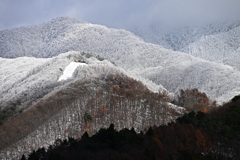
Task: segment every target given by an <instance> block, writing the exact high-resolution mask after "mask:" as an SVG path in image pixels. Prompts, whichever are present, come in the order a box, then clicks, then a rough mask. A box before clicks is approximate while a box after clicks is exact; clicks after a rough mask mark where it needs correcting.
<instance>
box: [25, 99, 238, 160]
mask: <svg viewBox="0 0 240 160" xmlns="http://www.w3.org/2000/svg"><path fill="white" fill-rule="evenodd" d="M239 124H240V96H236V97H234V98H233V99H232V101H231V102H229V103H227V104H224V105H223V106H220V107H218V108H217V109H215V110H213V111H212V112H211V113H207V112H206V113H204V112H201V111H199V112H197V113H195V112H190V113H188V114H185V115H184V116H182V117H179V118H178V119H177V120H176V123H169V124H168V125H167V126H159V127H156V126H154V127H151V128H149V129H148V130H147V131H146V132H145V133H143V132H141V133H139V134H137V133H136V132H135V131H134V129H133V128H132V129H131V130H129V129H122V130H121V131H116V130H115V129H114V125H113V124H111V125H110V127H109V128H108V129H100V130H99V131H98V132H97V133H96V134H95V135H93V136H92V137H89V136H88V134H87V132H86V133H85V134H84V135H83V136H82V138H81V139H73V138H69V139H68V140H63V141H62V140H56V142H55V144H54V145H53V146H49V148H48V149H47V150H46V149H44V148H41V149H38V150H37V151H33V152H32V153H31V154H29V155H28V159H29V160H34V159H42V160H45V159H48V160H54V159H58V160H75V159H82V160H84V159H104V160H107V159H116V160H117V159H129V160H131V159H139V160H141V159H144V160H147V159H149V160H150V159H169V160H171V159H192V160H206V159H210V160H215V159H220V160H225V159H236V160H237V159H240V136H239V135H240V126H239ZM22 159H26V157H25V155H23V156H22Z"/></svg>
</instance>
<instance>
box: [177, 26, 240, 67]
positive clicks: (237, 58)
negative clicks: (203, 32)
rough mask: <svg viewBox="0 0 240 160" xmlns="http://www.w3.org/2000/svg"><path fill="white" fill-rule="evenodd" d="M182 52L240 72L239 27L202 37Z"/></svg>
mask: <svg viewBox="0 0 240 160" xmlns="http://www.w3.org/2000/svg"><path fill="white" fill-rule="evenodd" d="M182 51H183V52H186V53H189V54H191V55H193V56H195V57H200V58H203V59H206V60H210V61H215V62H220V63H224V64H227V65H230V66H232V67H235V68H236V69H238V70H240V26H238V27H236V28H234V29H232V30H229V31H228V32H223V33H219V34H216V35H209V36H204V37H202V38H201V39H200V40H198V41H196V42H194V43H191V44H189V45H188V46H187V47H185V48H183V49H182Z"/></svg>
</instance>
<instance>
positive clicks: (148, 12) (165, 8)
mask: <svg viewBox="0 0 240 160" xmlns="http://www.w3.org/2000/svg"><path fill="white" fill-rule="evenodd" d="M239 15H240V1H239V0H121V1H119V0H58V1H53V0H34V1H33V0H21V1H20V0H11V1H10V0H0V30H2V29H6V28H12V27H17V26H21V25H29V24H35V23H41V22H45V21H48V20H50V19H52V18H55V17H58V16H69V17H74V18H78V19H82V20H84V21H88V22H90V23H97V24H102V25H106V26H108V27H115V28H128V27H137V26H144V25H150V24H164V25H179V24H195V23H199V24H202V23H208V22H212V21H218V20H224V19H237V20H240V16H239Z"/></svg>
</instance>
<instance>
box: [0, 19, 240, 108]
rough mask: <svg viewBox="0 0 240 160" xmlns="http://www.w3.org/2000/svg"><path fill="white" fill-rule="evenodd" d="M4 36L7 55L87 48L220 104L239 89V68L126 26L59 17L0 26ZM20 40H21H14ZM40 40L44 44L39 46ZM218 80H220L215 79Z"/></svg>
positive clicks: (3, 53)
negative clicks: (172, 46)
mask: <svg viewBox="0 0 240 160" xmlns="http://www.w3.org/2000/svg"><path fill="white" fill-rule="evenodd" d="M20 31H21V32H20ZM21 33H29V34H21ZM0 35H1V37H2V38H1V43H0V44H1V46H0V55H1V56H2V57H19V56H33V57H45V58H47V57H52V56H56V55H58V54H59V53H64V52H66V51H68V50H76V51H87V52H91V53H94V54H97V55H100V56H102V57H105V58H107V59H109V60H111V61H113V62H114V63H116V64H117V65H118V66H120V67H122V68H124V69H125V70H127V71H129V72H132V73H135V74H138V75H140V76H143V77H145V78H148V79H150V80H153V81H154V82H155V83H157V84H162V85H163V86H164V87H165V88H166V89H167V90H169V91H171V92H176V91H178V90H179V89H187V88H198V89H199V90H200V91H201V92H205V93H206V94H207V95H209V96H210V98H212V99H216V100H217V101H219V102H220V103H221V102H223V101H227V100H230V99H231V98H232V97H233V96H235V95H236V94H239V93H240V82H239V81H237V79H239V78H240V72H239V71H236V70H234V68H231V67H229V66H225V65H222V64H218V63H212V62H210V61H205V60H202V59H199V58H195V57H193V56H191V55H188V54H185V53H181V52H174V51H171V50H167V49H164V48H162V47H161V46H159V45H154V44H150V43H146V42H144V41H143V40H142V39H140V38H139V37H137V36H135V35H134V34H132V33H130V32H127V31H124V30H117V29H109V28H107V27H104V26H100V25H94V24H90V23H86V22H81V21H77V20H72V19H69V18H57V19H54V20H52V21H50V22H47V23H44V24H40V25H35V26H30V27H21V28H17V29H12V30H5V31H1V32H0ZM13 35H14V36H13ZM33 37H35V38H34V39H33ZM20 39H21V40H22V43H20V44H17V45H13V44H16V43H17V42H18V41H19V40H20ZM5 42H6V43H5ZM36 43H39V45H36V46H34V45H33V44H36ZM2 44H5V45H4V46H3V45H2ZM28 46H31V47H32V48H31V47H29V48H28ZM4 48H7V49H4ZM23 49H24V51H23ZM188 73H190V74H188ZM229 73H231V74H229ZM224 77H228V78H224ZM216 79H218V80H219V82H217V83H215V81H216ZM226 84H227V86H226Z"/></svg>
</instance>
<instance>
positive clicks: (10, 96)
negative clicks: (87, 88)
mask: <svg viewBox="0 0 240 160" xmlns="http://www.w3.org/2000/svg"><path fill="white" fill-rule="evenodd" d="M0 68H1V70H0V75H1V76H0V81H1V85H0V106H1V107H7V106H9V105H10V104H11V103H16V102H18V103H21V106H22V107H24V108H27V107H29V106H30V105H31V104H32V103H34V102H35V101H36V100H38V99H39V98H42V97H43V96H44V95H46V94H48V93H50V92H51V91H53V90H54V89H55V88H56V87H58V86H61V85H64V83H66V82H68V81H71V80H74V78H77V79H84V78H101V77H104V76H107V75H109V74H124V75H128V76H129V77H133V78H134V79H137V80H141V81H142V82H143V83H144V84H145V85H147V86H148V87H149V88H150V89H151V90H153V91H157V92H158V91H160V92H162V91H164V90H165V89H164V88H163V87H162V86H158V85H156V84H154V83H152V82H150V81H148V80H145V79H144V78H141V77H139V76H135V75H133V74H128V73H126V72H125V71H124V70H123V69H121V68H119V67H116V66H114V65H113V64H112V63H110V62H109V61H107V60H104V59H103V58H101V57H99V56H95V55H93V54H90V53H80V52H76V51H71V52H67V53H64V54H60V55H58V56H57V57H53V58H47V59H44V58H34V57H20V58H16V59H6V58H0ZM69 74H71V75H69Z"/></svg>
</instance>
